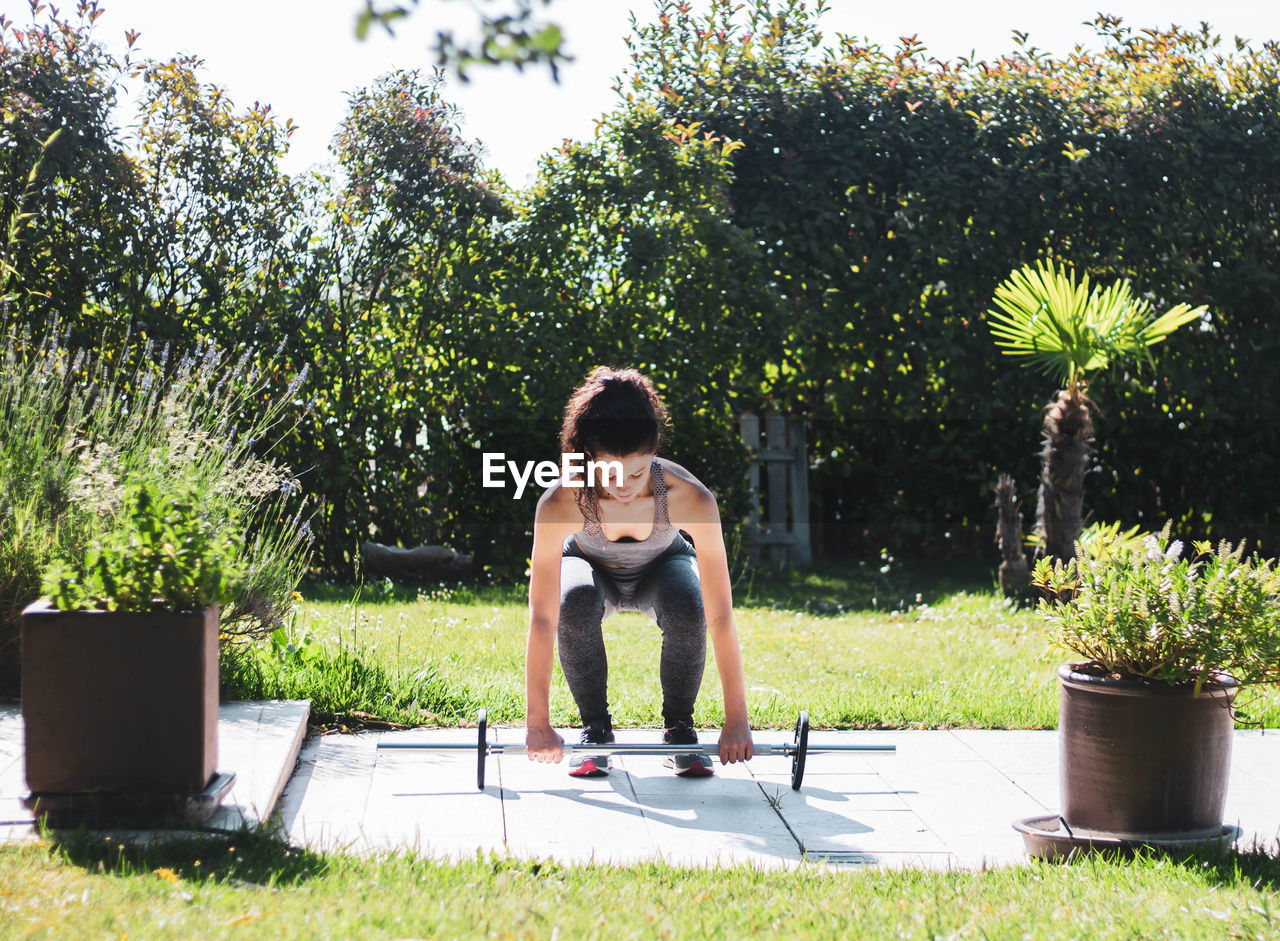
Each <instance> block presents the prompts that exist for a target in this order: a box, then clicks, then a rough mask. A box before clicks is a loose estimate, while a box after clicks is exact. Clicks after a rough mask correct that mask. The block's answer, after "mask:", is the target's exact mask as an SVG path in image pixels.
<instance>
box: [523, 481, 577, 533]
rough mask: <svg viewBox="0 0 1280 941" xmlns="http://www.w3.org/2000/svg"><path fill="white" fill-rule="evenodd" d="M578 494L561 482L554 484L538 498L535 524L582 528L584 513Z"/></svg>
mask: <svg viewBox="0 0 1280 941" xmlns="http://www.w3.org/2000/svg"><path fill="white" fill-rule="evenodd" d="M576 494H577V491H576V490H572V489H570V488H568V487H565V486H563V485H562V484H561V483H560V482H559V481H557V482H556V483H554V484H552V485H551V486H550V487H548V488H547V489H546V490H545V491H543V494H542V496H541V497H540V498H538V509H537V512H536V514H535V516H534V522H535V523H536V524H539V525H549V526H573V527H575V528H576V527H578V526H581V525H582V511H581V510H580V509H579V508H578V501H577V500H576V499H575V495H576Z"/></svg>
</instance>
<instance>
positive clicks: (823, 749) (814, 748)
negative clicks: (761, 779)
mask: <svg viewBox="0 0 1280 941" xmlns="http://www.w3.org/2000/svg"><path fill="white" fill-rule="evenodd" d="M476 728H477V733H478V734H477V737H476V739H477V740H476V744H475V745H468V744H466V743H464V742H379V743H378V748H379V749H383V748H388V749H405V750H409V751H475V753H476V787H477V788H478V789H479V790H481V791H483V790H484V766H485V759H486V758H488V757H489V756H490V755H498V756H502V755H528V754H529V750H528V748H526V747H525V746H524V745H517V744H515V743H514V742H513V743H511V744H509V745H507V744H502V743H498V742H490V741H489V740H488V735H487V732H488V728H489V713H488V710H485V709H481V710H480V715H479V717H478V719H477V722H476ZM562 748H563V750H564V754H565V755H572V754H573V753H574V752H575V751H578V752H583V753H586V754H589V755H703V754H706V755H710V754H712V753H714V751H715V747H714V746H712V745H702V744H699V745H642V744H627V743H615V744H612V745H573V744H570V743H569V742H565V743H564V745H563V746H562ZM752 750H753V753H754V757H763V756H781V757H783V758H790V759H791V789H792V790H793V791H798V790H800V783H801V782H802V781H803V780H804V768H805V760H806V759H807V758H808V757H809V754H810V752H813V753H821V754H826V753H828V752H845V753H852V754H856V755H863V756H865V757H887V756H891V755H894V754H896V753H897V748H896V747H895V746H893V745H810V744H809V713H808V712H807V711H803V710H802V711H801V712H800V715H799V717H798V718H797V719H796V729H795V737H794V738H793V739H792V740H791V741H790V742H783V743H782V744H780V745H768V744H753V745H752Z"/></svg>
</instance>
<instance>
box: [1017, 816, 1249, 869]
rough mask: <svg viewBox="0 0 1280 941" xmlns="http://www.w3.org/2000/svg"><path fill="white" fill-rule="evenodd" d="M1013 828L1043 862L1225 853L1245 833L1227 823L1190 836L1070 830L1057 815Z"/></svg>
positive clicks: (1028, 820) (1031, 819)
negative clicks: (1089, 856)
mask: <svg viewBox="0 0 1280 941" xmlns="http://www.w3.org/2000/svg"><path fill="white" fill-rule="evenodd" d="M1013 828H1014V829H1015V830H1017V831H1018V832H1019V833H1021V834H1022V841H1023V843H1024V844H1025V845H1026V848H1027V852H1028V853H1029V854H1031V855H1032V856H1038V857H1040V858H1041V859H1072V858H1075V857H1077V856H1083V855H1085V854H1087V853H1111V854H1114V855H1121V856H1132V855H1133V854H1134V853H1135V852H1137V851H1139V850H1154V851H1156V852H1181V851H1188V852H1198V851H1202V850H1209V851H1218V852H1223V851H1225V850H1227V849H1229V848H1230V847H1231V846H1232V845H1233V844H1234V843H1235V841H1236V840H1237V839H1238V838H1239V836H1240V834H1241V833H1242V832H1243V831H1242V830H1241V829H1240V828H1239V827H1235V826H1229V825H1226V824H1224V825H1222V826H1220V827H1217V828H1213V829H1210V830H1208V831H1204V830H1196V831H1192V832H1189V833H1148V834H1143V833H1116V832H1113V831H1108V830H1086V829H1083V828H1081V827H1069V826H1067V822H1066V821H1065V820H1063V819H1062V817H1060V816H1058V815H1057V814H1047V815H1041V816H1036V817H1024V818H1023V819H1021V820H1016V821H1014V823H1013Z"/></svg>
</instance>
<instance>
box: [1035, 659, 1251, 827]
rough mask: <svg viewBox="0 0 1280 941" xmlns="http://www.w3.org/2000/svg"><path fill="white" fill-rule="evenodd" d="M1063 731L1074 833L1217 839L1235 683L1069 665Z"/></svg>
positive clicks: (1062, 674)
mask: <svg viewBox="0 0 1280 941" xmlns="http://www.w3.org/2000/svg"><path fill="white" fill-rule="evenodd" d="M1058 679H1059V680H1061V683H1062V709H1061V716H1060V719H1059V726H1058V730H1059V731H1058V741H1059V750H1060V755H1059V757H1060V764H1059V767H1060V774H1061V788H1062V801H1063V811H1062V817H1063V819H1064V820H1065V821H1066V823H1067V825H1068V826H1069V827H1072V828H1075V829H1081V830H1091V831H1106V832H1109V833H1112V834H1116V835H1122V836H1123V835H1137V836H1139V837H1140V836H1151V837H1161V836H1176V835H1187V836H1195V835H1197V834H1200V835H1206V836H1217V835H1219V834H1221V832H1222V810H1223V804H1224V803H1225V801H1226V796H1227V778H1228V775H1229V773H1230V768H1231V738H1232V731H1233V729H1234V728H1235V721H1234V716H1233V713H1232V710H1231V705H1232V702H1233V701H1234V699H1235V694H1236V689H1237V687H1236V684H1235V682H1234V681H1233V680H1230V679H1229V678H1224V679H1223V681H1222V682H1218V683H1213V684H1208V683H1207V684H1205V686H1204V688H1203V690H1202V691H1201V694H1200V695H1199V696H1195V695H1194V690H1193V689H1191V688H1190V687H1174V686H1169V685H1168V684H1166V683H1159V682H1156V683H1146V682H1142V681H1137V680H1121V679H1115V678H1111V677H1098V676H1090V675H1088V674H1085V673H1079V672H1076V671H1074V670H1072V669H1071V667H1070V666H1064V667H1062V668H1060V669H1059V670H1058Z"/></svg>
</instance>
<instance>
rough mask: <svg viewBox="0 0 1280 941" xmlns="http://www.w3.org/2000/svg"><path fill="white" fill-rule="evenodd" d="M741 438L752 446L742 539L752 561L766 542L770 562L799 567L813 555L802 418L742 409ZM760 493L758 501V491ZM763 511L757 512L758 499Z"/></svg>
mask: <svg viewBox="0 0 1280 941" xmlns="http://www.w3.org/2000/svg"><path fill="white" fill-rule="evenodd" d="M738 425H739V428H741V430H742V441H743V443H744V444H746V446H747V447H748V448H749V449H750V450H751V452H752V461H751V470H750V472H749V477H748V485H749V487H750V492H751V510H750V513H749V515H748V517H747V529H746V535H747V545H748V546H749V552H750V558H751V561H752V562H759V561H760V558H761V548H762V547H766V546H767V547H768V550H769V561H770V562H772V563H774V564H776V565H784V564H790V565H792V566H795V567H804V566H807V565H809V564H810V562H811V561H812V560H813V552H812V549H811V547H810V544H809V452H808V448H807V446H806V443H805V422H804V419H803V418H787V417H786V416H785V415H779V414H778V413H777V412H770V413H769V414H768V415H766V416H765V419H764V421H763V422H761V420H760V417H759V416H758V415H753V414H752V413H750V412H747V413H746V414H744V415H743V416H742V417H741V418H740V419H739V422H738ZM762 496H763V501H762V499H761V497H762ZM762 502H763V504H764V517H767V519H762V516H761V503H762Z"/></svg>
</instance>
